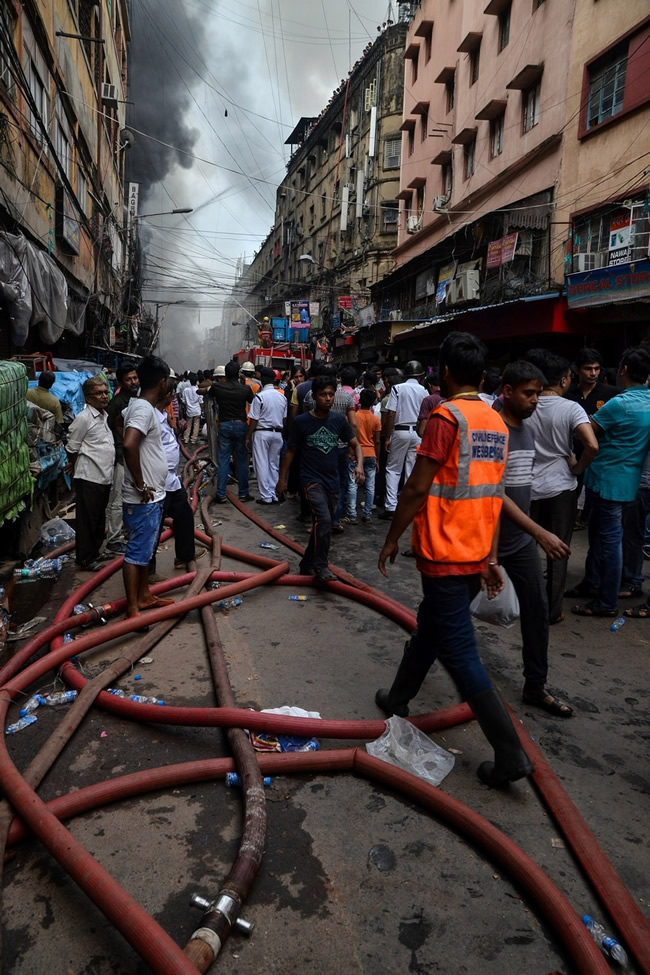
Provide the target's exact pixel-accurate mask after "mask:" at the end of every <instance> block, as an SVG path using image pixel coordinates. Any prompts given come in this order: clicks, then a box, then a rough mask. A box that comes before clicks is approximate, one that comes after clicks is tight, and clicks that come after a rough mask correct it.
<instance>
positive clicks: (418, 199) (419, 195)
mask: <svg viewBox="0 0 650 975" xmlns="http://www.w3.org/2000/svg"><path fill="white" fill-rule="evenodd" d="M425 188H426V184H425V183H423V184H422V186H418V188H417V189H416V191H415V206H416V209H417V213H418V216H419V217H420V218H421V217H422V214H423V213H424V199H425V194H424V191H425Z"/></svg>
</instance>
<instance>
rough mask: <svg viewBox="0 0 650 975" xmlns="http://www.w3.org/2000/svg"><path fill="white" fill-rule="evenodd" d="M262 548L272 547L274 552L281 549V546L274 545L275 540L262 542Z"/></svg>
mask: <svg viewBox="0 0 650 975" xmlns="http://www.w3.org/2000/svg"><path fill="white" fill-rule="evenodd" d="M260 548H270V549H271V551H272V552H279V551H280V546H279V545H274V544H273V542H260Z"/></svg>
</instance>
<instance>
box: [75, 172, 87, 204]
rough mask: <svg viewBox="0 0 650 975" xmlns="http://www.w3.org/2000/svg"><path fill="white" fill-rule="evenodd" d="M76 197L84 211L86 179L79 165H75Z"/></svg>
mask: <svg viewBox="0 0 650 975" xmlns="http://www.w3.org/2000/svg"><path fill="white" fill-rule="evenodd" d="M77 199H78V200H79V205H80V206H81V209H82V210H83V212H84V213H86V212H87V207H88V180H87V179H86V176H85V173H84V171H83V169H82V168H81V166H78V167H77Z"/></svg>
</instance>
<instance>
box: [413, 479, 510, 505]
mask: <svg viewBox="0 0 650 975" xmlns="http://www.w3.org/2000/svg"><path fill="white" fill-rule="evenodd" d="M504 493H505V489H504V486H503V483H501V484H473V485H472V486H471V487H470V486H469V485H467V484H466V485H465V486H464V487H462V488H460V487H454V485H453V484H436V483H435V482H434V483H433V484H432V485H431V487H430V488H429V497H432V498H446V499H450V500H452V501H465V500H466V499H469V500H472V499H475V498H502V497H503V496H504Z"/></svg>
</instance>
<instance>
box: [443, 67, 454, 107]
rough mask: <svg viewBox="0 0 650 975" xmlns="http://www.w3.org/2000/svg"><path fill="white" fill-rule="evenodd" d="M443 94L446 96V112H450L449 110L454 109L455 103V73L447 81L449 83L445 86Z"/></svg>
mask: <svg viewBox="0 0 650 975" xmlns="http://www.w3.org/2000/svg"><path fill="white" fill-rule="evenodd" d="M445 93H446V95H447V112H451V110H452V109H453V107H454V103H455V101H456V72H455V71H454V73H453V75H452V76H451V78H450V79H449V81H448V82H447V83H446V84H445Z"/></svg>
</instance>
